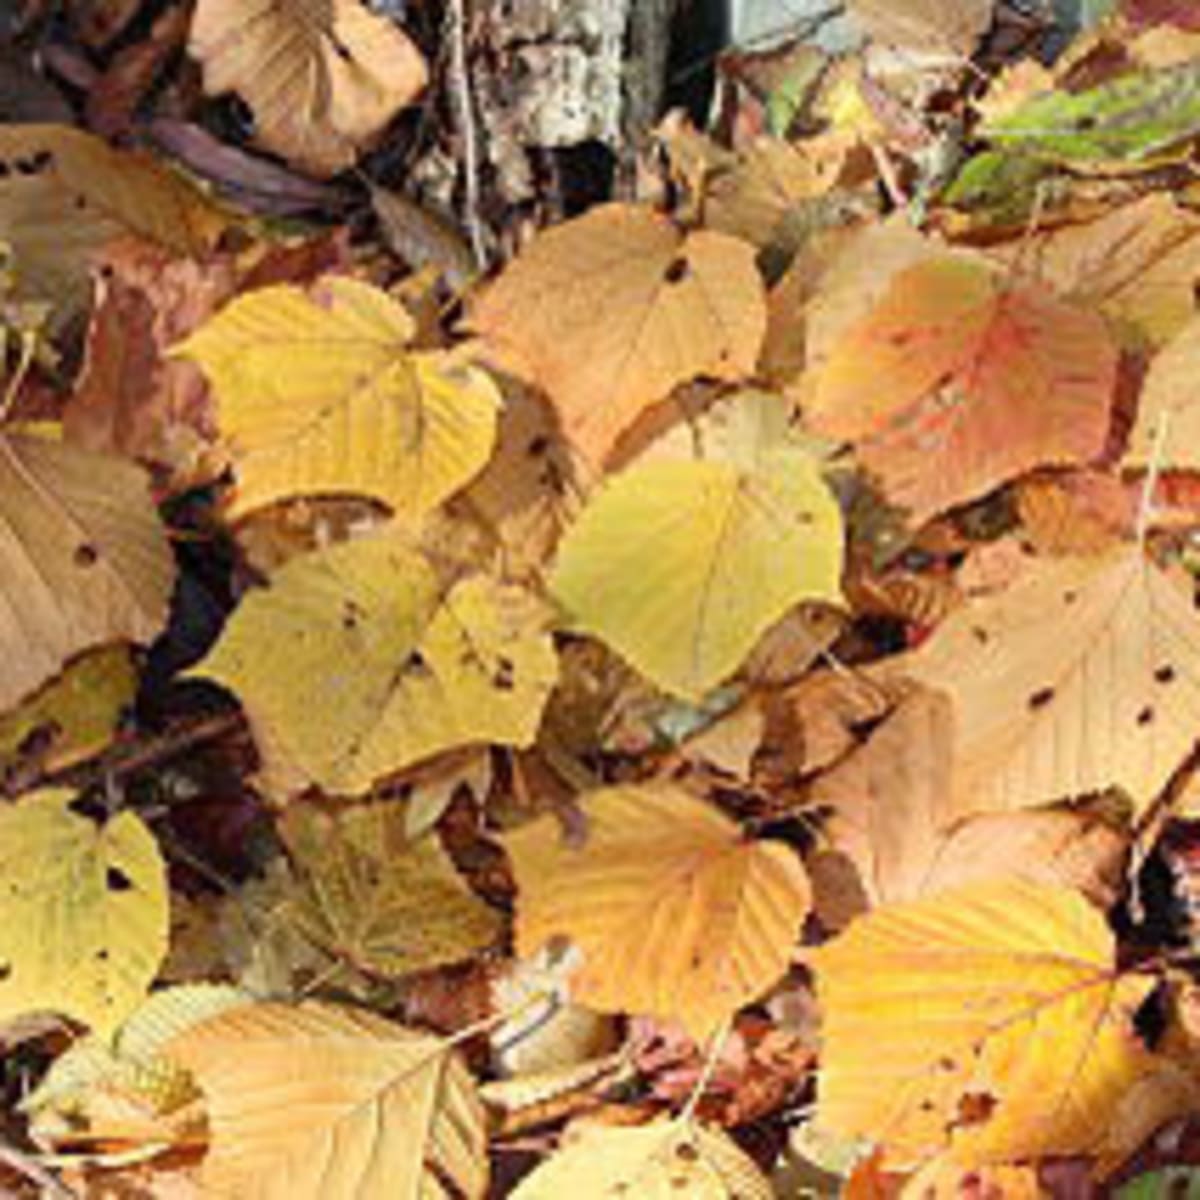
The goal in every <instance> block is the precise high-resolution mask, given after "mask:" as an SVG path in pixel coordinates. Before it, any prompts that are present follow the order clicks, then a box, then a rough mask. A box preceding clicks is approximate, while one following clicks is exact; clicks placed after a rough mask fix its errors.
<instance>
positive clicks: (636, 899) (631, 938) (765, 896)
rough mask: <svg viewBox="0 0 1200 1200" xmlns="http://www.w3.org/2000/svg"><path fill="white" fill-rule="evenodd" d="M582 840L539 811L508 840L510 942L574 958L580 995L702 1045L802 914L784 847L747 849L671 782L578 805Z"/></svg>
mask: <svg viewBox="0 0 1200 1200" xmlns="http://www.w3.org/2000/svg"><path fill="white" fill-rule="evenodd" d="M582 808H583V812H584V817H585V820H586V832H585V834H584V841H583V844H582V845H580V846H577V847H573V846H571V845H569V844H567V842H566V841H565V840H564V837H563V831H562V829H561V827H560V825H559V824H558V822H557V821H556V820H554V819H553V818H551V817H544V818H541V819H539V820H537V821H535V822H533V823H532V824H531V825H528V826H526V827H525V828H523V829H519V830H517V831H516V832H515V833H513V834H510V835H509V836H508V837H507V838H506V839H505V847H506V848H507V850H508V852H509V854H510V855H511V857H512V860H513V868H514V871H515V872H516V877H517V886H518V889H519V899H518V910H517V946H518V950H519V952H520V953H521V954H523V955H528V954H533V953H534V952H535V951H537V950H538V949H539V948H540V947H541V946H542V945H543V944H544V943H545V942H546V941H548V940H549V939H551V938H554V937H565V938H569V939H570V940H571V942H573V943H574V944H575V945H576V946H577V947H578V948H579V950H580V951H581V952H582V954H583V964H582V966H581V967H580V969H579V971H578V973H577V974H576V975H575V977H574V979H573V981H572V982H573V990H574V994H575V996H576V997H577V998H578V999H579V1001H580V1002H581V1003H583V1004H586V1005H588V1006H590V1007H592V1008H597V1009H599V1010H600V1011H602V1012H636V1013H652V1014H654V1015H656V1016H659V1017H664V1018H672V1017H673V1018H676V1019H677V1020H680V1021H682V1022H683V1024H684V1025H685V1026H686V1027H687V1028H688V1030H689V1032H691V1033H692V1035H693V1036H694V1037H696V1038H697V1039H703V1038H705V1037H707V1036H708V1035H710V1034H711V1033H713V1032H714V1031H715V1030H716V1029H717V1027H718V1026H719V1025H720V1024H721V1022H722V1021H724V1020H726V1019H727V1018H728V1017H730V1016H731V1015H732V1014H733V1013H734V1012H735V1011H736V1010H737V1009H738V1008H739V1007H741V1005H743V1004H746V1003H748V1002H749V1001H750V1000H753V999H754V998H755V997H756V996H758V995H759V994H760V993H761V992H762V991H764V990H765V989H766V988H768V987H769V986H770V985H771V984H772V983H774V982H775V981H776V980H777V979H778V978H779V976H780V975H782V973H783V972H784V970H785V969H786V967H787V963H788V959H789V957H790V954H791V948H792V944H793V942H794V941H795V939H796V937H797V936H798V932H799V928H800V924H801V922H802V921H803V919H804V916H805V914H806V912H807V910H808V900H809V887H808V880H807V878H806V877H805V875H804V871H803V869H802V868H801V866H800V862H799V860H798V859H797V858H796V857H795V855H794V854H793V852H792V851H791V850H789V849H788V848H786V847H785V846H783V845H780V844H776V843H773V842H745V841H743V840H742V837H741V832H740V830H739V829H738V827H737V826H736V825H735V824H734V823H733V822H732V821H730V820H729V819H728V818H727V817H725V816H723V815H722V814H721V813H719V812H717V811H716V810H715V809H714V808H711V807H710V806H709V805H707V804H704V803H702V802H700V801H698V800H695V799H693V798H692V797H691V796H689V795H688V794H687V793H686V792H683V791H681V790H679V789H678V788H675V787H671V786H666V785H660V786H629V787H613V788H605V789H602V790H600V791H598V792H594V793H591V794H590V795H588V796H586V797H585V798H584V800H583V802H582Z"/></svg>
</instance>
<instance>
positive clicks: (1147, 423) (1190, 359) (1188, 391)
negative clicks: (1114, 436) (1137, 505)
mask: <svg viewBox="0 0 1200 1200" xmlns="http://www.w3.org/2000/svg"><path fill="white" fill-rule="evenodd" d="M1198 364H1200V318H1197V317H1193V318H1192V319H1191V320H1190V321H1188V323H1187V324H1186V325H1184V326H1183V328H1182V329H1180V331H1179V332H1178V333H1177V334H1176V335H1175V336H1174V337H1173V338H1172V339H1171V340H1170V341H1169V342H1168V343H1167V344H1166V345H1165V346H1164V347H1163V348H1162V350H1160V351H1159V352H1158V354H1156V355H1155V356H1154V358H1153V360H1152V361H1151V363H1150V369H1149V371H1148V372H1147V373H1146V379H1145V382H1144V383H1143V385H1142V391H1141V396H1140V399H1139V402H1138V413H1137V421H1136V422H1135V424H1134V427H1133V429H1132V431H1131V432H1130V434H1129V447H1128V449H1127V450H1126V452H1125V458H1124V462H1125V464H1126V465H1127V466H1134V467H1146V466H1148V465H1150V464H1151V463H1153V464H1154V466H1155V469H1158V468H1169V467H1185V468H1194V467H1196V466H1200V456H1197V453H1196V442H1197V437H1198V436H1200V404H1198V403H1197V399H1198V397H1197V392H1196V367H1197V365H1198Z"/></svg>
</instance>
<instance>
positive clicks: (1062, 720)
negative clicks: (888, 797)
mask: <svg viewBox="0 0 1200 1200" xmlns="http://www.w3.org/2000/svg"><path fill="white" fill-rule="evenodd" d="M1198 651H1200V617H1198V616H1197V614H1196V611H1195V609H1194V607H1193V605H1192V601H1191V597H1190V595H1188V594H1187V593H1186V592H1185V591H1184V590H1183V589H1181V588H1180V587H1179V586H1177V585H1176V584H1175V583H1174V582H1173V581H1172V580H1171V579H1169V578H1168V577H1167V576H1166V575H1164V574H1163V572H1162V571H1160V570H1159V569H1158V568H1157V567H1155V566H1154V565H1153V564H1152V563H1150V562H1149V561H1147V560H1146V559H1145V558H1144V557H1143V555H1142V553H1141V552H1140V550H1138V549H1136V548H1133V547H1130V548H1119V549H1117V550H1114V551H1110V552H1109V553H1108V554H1106V555H1103V556H1100V557H1098V558H1094V559H1093V558H1061V559H1054V560H1050V561H1043V562H1039V563H1034V564H1033V565H1031V567H1030V569H1029V570H1028V572H1027V573H1026V575H1025V576H1024V577H1023V578H1021V579H1020V580H1019V581H1018V582H1017V583H1015V584H1014V585H1013V586H1012V587H1011V588H1009V589H1008V590H1007V591H1005V592H1002V593H1000V594H999V595H996V596H990V597H986V598H984V599H981V600H977V601H972V602H970V603H968V604H965V605H964V606H962V607H961V608H960V609H958V610H957V611H956V612H954V613H952V614H951V616H950V617H948V618H947V620H946V621H945V623H944V624H943V625H941V626H940V627H939V628H938V629H937V630H936V631H935V632H934V633H933V635H932V636H931V637H930V638H929V639H928V640H927V641H926V642H925V643H924V644H923V645H922V646H921V648H920V649H919V650H917V651H915V652H914V653H913V654H911V655H907V656H905V657H904V658H903V659H898V660H895V666H896V667H897V668H898V669H899V670H900V671H901V672H902V673H903V674H905V675H907V676H908V677H909V678H911V679H914V680H916V681H918V682H920V683H924V684H925V685H927V686H929V687H934V688H941V689H942V690H944V691H946V692H948V693H949V694H950V696H951V697H952V698H953V700H954V704H955V719H956V725H957V734H956V742H955V770H954V790H955V803H956V804H958V805H961V806H962V807H961V808H960V809H959V811H962V812H967V811H1006V810H1011V809H1014V808H1024V807H1028V806H1032V805H1036V804H1044V803H1049V802H1051V801H1054V800H1061V799H1064V798H1068V797H1072V796H1081V795H1085V794H1087V793H1090V792H1096V791H1103V790H1104V789H1106V788H1110V787H1120V788H1123V789H1124V790H1125V792H1126V793H1127V794H1128V795H1129V797H1130V798H1131V800H1132V801H1133V803H1134V806H1135V808H1136V809H1137V810H1138V811H1139V812H1140V811H1142V810H1144V808H1145V806H1146V805H1148V804H1149V803H1150V802H1151V801H1152V800H1153V798H1154V797H1155V796H1156V795H1157V794H1158V792H1159V790H1160V789H1161V788H1162V787H1163V785H1164V784H1165V783H1166V782H1167V780H1168V779H1169V778H1170V776H1171V775H1172V773H1173V772H1174V771H1175V769H1176V768H1177V767H1178V766H1179V764H1180V763H1181V762H1182V761H1183V758H1184V757H1185V755H1186V754H1187V753H1188V751H1189V750H1190V749H1191V748H1192V745H1193V744H1194V741H1195V736H1196V733H1195V731H1196V729H1197V728H1198V727H1200V674H1198V673H1197V671H1196V667H1195V664H1196V662H1197V661H1198V660H1197V652H1198Z"/></svg>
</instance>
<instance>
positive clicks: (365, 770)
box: [194, 532, 557, 793]
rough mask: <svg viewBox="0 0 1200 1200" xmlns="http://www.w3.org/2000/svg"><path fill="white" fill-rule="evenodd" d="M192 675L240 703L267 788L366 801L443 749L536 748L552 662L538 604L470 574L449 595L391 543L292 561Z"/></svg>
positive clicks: (346, 546) (361, 544) (372, 542)
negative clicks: (375, 787)
mask: <svg viewBox="0 0 1200 1200" xmlns="http://www.w3.org/2000/svg"><path fill="white" fill-rule="evenodd" d="M194 671H195V673H197V674H200V675H206V676H209V677H210V678H212V679H215V680H217V681H218V682H220V683H222V684H224V685H225V686H226V687H228V688H230V689H231V690H232V691H234V692H236V693H237V695H238V697H239V699H240V700H241V701H242V704H243V705H244V706H245V708H246V712H247V713H248V715H249V717H250V722H251V725H252V727H253V729H254V733H255V736H256V738H257V739H258V742H259V748H260V750H261V751H262V753H263V755H264V758H265V760H266V761H265V764H264V765H265V769H266V772H267V775H268V777H272V776H274V778H275V779H276V780H277V781H278V782H279V783H280V785H281V786H282V785H284V783H285V782H287V783H288V784H289V785H293V786H295V787H298V786H300V785H302V784H303V782H304V781H306V780H307V781H312V782H315V783H317V784H319V785H320V786H321V787H323V788H324V789H326V790H328V791H331V792H340V793H358V792H362V791H365V790H366V789H367V788H368V787H369V786H370V785H371V783H372V782H373V781H374V780H376V779H378V778H379V777H381V776H383V775H386V774H389V773H391V772H394V771H398V770H400V769H402V768H403V767H406V766H408V765H410V764H412V763H415V762H419V761H420V760H422V759H425V758H429V757H431V756H432V755H434V754H436V753H438V752H440V751H442V750H448V749H451V748H454V747H457V746H464V745H467V744H470V743H486V742H498V743H503V744H506V745H529V744H530V743H531V742H532V741H533V739H534V737H535V735H536V733H537V728H538V723H539V721H540V718H541V710H542V706H543V704H544V703H545V701H546V697H547V696H548V695H549V692H550V689H551V687H552V686H553V684H554V681H555V678H556V675H557V660H556V659H555V655H554V649H553V646H552V644H551V641H550V637H549V635H548V633H546V632H545V613H544V612H543V609H542V606H541V604H540V603H539V602H538V601H536V600H535V599H534V598H533V597H532V596H531V595H530V594H529V593H527V592H525V591H523V590H522V589H520V588H516V587H513V586H510V585H507V584H503V583H500V582H498V581H496V580H494V579H490V578H486V577H483V576H471V577H468V578H465V579H463V580H461V581H460V582H459V583H457V584H455V585H454V587H453V588H452V589H451V590H450V591H449V592H448V593H447V594H445V595H444V596H443V595H441V594H440V593H439V588H438V583H437V580H436V578H435V575H434V571H433V569H432V567H431V566H430V565H429V563H428V562H427V561H426V560H425V559H424V558H423V557H422V556H421V555H419V554H417V553H416V552H415V551H413V550H412V549H410V548H409V547H408V546H407V545H406V544H405V543H404V541H403V540H402V539H401V538H399V537H393V536H391V535H389V534H388V533H387V532H384V533H383V534H380V535H375V536H371V537H365V538H359V539H357V540H354V541H350V542H346V543H342V544H340V545H337V546H333V547H331V548H330V549H328V550H323V551H317V552H316V553H313V554H308V555H304V556H303V557H301V558H296V559H293V560H292V561H290V562H289V563H287V564H286V565H285V566H283V567H282V568H281V569H280V570H279V571H278V572H277V573H276V574H275V575H274V576H273V577H272V580H271V586H270V587H269V588H265V589H263V590H261V591H255V592H251V593H249V594H248V595H247V596H246V597H245V598H244V599H243V600H242V603H241V604H240V606H239V607H238V608H237V610H236V611H235V612H234V614H233V615H232V617H231V618H230V619H229V621H228V622H227V624H226V626H225V629H224V631H223V633H222V635H221V638H220V639H219V640H218V642H217V644H216V646H215V647H214V648H213V649H212V651H211V652H210V653H209V655H208V656H207V657H206V658H205V659H204V660H203V661H202V662H200V663H199V664H198V665H197V666H196V667H195V668H194Z"/></svg>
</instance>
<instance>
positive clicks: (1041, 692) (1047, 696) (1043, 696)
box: [1027, 687, 1054, 712]
mask: <svg viewBox="0 0 1200 1200" xmlns="http://www.w3.org/2000/svg"><path fill="white" fill-rule="evenodd" d="M1053 699H1054V689H1053V688H1052V687H1044V688H1038V690H1037V691H1036V692H1034V693H1033V695H1032V696H1030V697H1029V700H1028V701H1027V703H1028V705H1029V710H1030V712H1036V711H1037V710H1038V709H1039V708H1045V707H1046V705H1047V704H1049V703H1050V701H1051V700H1053Z"/></svg>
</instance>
